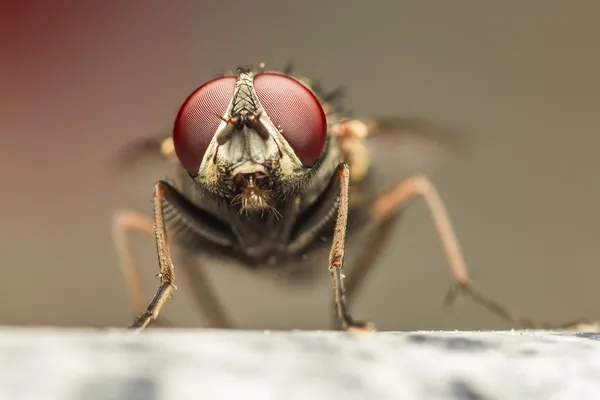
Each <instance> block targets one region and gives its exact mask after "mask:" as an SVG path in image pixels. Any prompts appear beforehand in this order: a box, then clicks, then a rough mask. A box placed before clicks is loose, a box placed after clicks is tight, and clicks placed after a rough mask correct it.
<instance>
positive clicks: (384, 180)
mask: <svg viewBox="0 0 600 400" xmlns="http://www.w3.org/2000/svg"><path fill="white" fill-rule="evenodd" d="M362 121H363V122H365V123H367V125H368V126H369V133H368V135H367V137H366V138H365V145H366V147H367V149H368V151H369V153H370V157H371V173H370V175H369V181H370V183H369V186H370V187H371V188H370V189H371V190H374V191H375V192H380V191H381V190H386V189H389V188H391V187H392V186H393V185H395V184H396V183H398V182H400V181H401V180H402V179H403V178H406V177H408V176H409V175H412V174H415V173H423V174H431V173H433V172H435V171H436V170H439V169H440V168H441V167H443V166H444V165H447V163H448V162H449V161H450V160H451V159H452V158H455V157H456V156H459V155H460V154H461V153H463V151H464V150H465V144H464V136H463V133H462V132H461V131H460V130H459V129H458V128H456V127H454V126H451V125H450V124H445V123H438V122H433V121H430V120H426V119H423V118H416V117H415V118H411V117H408V118H393V117H377V118H370V119H363V120H362Z"/></svg>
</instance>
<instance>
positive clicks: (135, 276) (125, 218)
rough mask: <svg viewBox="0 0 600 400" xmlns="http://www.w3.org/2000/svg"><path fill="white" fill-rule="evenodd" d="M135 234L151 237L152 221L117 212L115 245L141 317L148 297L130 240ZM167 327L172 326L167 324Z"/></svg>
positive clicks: (128, 212)
mask: <svg viewBox="0 0 600 400" xmlns="http://www.w3.org/2000/svg"><path fill="white" fill-rule="evenodd" d="M133 232H135V233H139V234H142V235H146V236H151V235H152V234H153V232H154V228H153V222H152V219H151V218H149V217H147V216H145V215H143V214H141V213H139V212H137V211H133V210H119V211H117V212H115V214H114V215H113V218H112V237H113V245H114V248H115V251H116V253H117V260H118V263H119V267H120V268H121V272H122V273H123V276H124V277H125V281H126V282H127V286H128V287H129V294H130V295H131V299H132V301H133V306H134V310H135V312H136V314H138V315H139V314H141V313H143V312H144V309H145V308H146V305H147V303H146V301H147V300H146V299H147V297H146V295H145V293H144V288H143V287H142V279H141V275H140V270H139V268H138V266H137V264H136V263H135V262H134V260H133V255H132V253H131V245H130V243H129V240H128V236H129V234H130V233H133ZM157 322H158V323H159V324H161V325H162V324H163V323H164V322H166V321H164V319H162V318H161V319H160V320H158V321H157ZM167 325H171V324H170V323H167Z"/></svg>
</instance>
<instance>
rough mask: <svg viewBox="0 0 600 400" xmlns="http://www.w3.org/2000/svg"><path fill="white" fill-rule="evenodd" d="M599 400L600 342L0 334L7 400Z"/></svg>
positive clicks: (0, 395) (0, 389)
mask: <svg viewBox="0 0 600 400" xmlns="http://www.w3.org/2000/svg"><path fill="white" fill-rule="evenodd" d="M225 398H231V399H244V400H246V399H302V400H306V399H334V398H343V399H359V398H360V399H392V398H394V399H465V400H488V399H489V400H492V399H493V400H501V399H525V400H537V399H552V400H559V399H560V400H562V399H600V335H594V334H573V335H567V334H558V333H543V332H407V333H377V334H375V335H370V336H366V335H364V336H351V335H347V334H343V333H338V332H300V331H297V332H272V333H267V332H258V331H215V330H204V331H199V330H159V329H153V330H150V331H147V332H144V333H142V334H134V333H129V332H123V331H101V332H97V331H84V330H57V329H4V330H0V399H19V400H30V399H43V400H59V399H60V400H71V399H85V400H100V399H110V400H121V399H123V400H125V399H127V400H138V399H140V400H141V399H144V400H163V399H165V400H166V399H169V400H171V399H174V400H187V399H194V400H197V399H203V400H207V399H225Z"/></svg>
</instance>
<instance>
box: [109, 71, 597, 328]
mask: <svg viewBox="0 0 600 400" xmlns="http://www.w3.org/2000/svg"><path fill="white" fill-rule="evenodd" d="M340 97H341V90H339V89H338V90H334V91H331V92H328V91H325V90H323V88H322V87H321V85H320V84H319V83H318V82H315V81H313V80H311V79H308V78H306V77H303V76H299V75H296V74H294V73H293V71H292V69H291V68H286V69H284V70H283V71H274V70H267V69H266V68H265V66H264V65H263V64H261V65H260V66H259V67H258V68H238V69H237V70H235V71H231V72H228V73H226V74H223V75H222V76H219V77H217V78H215V79H212V80H210V81H208V82H206V83H204V84H202V85H201V86H200V87H198V88H197V89H195V90H194V91H193V92H192V93H191V94H190V95H189V96H188V97H187V99H186V100H185V101H184V102H183V105H182V106H181V107H180V109H179V112H178V113H177V116H176V118H175V122H174V125H173V129H172V133H170V134H168V135H164V136H161V137H154V138H148V139H143V140H140V141H138V142H135V143H132V144H131V145H130V146H128V147H126V148H125V149H124V151H123V153H122V154H121V156H120V157H121V158H120V162H121V163H124V165H127V166H130V165H131V164H132V163H134V162H135V161H136V160H137V159H139V158H140V157H141V156H144V155H151V156H154V157H157V158H162V159H165V160H169V161H172V162H173V164H174V165H175V168H176V170H177V172H176V174H175V179H174V180H173V181H166V180H160V181H158V182H157V183H156V184H155V186H154V190H153V211H154V215H153V218H150V217H147V216H145V215H143V214H141V213H138V212H136V211H131V210H120V211H118V212H116V213H115V215H114V218H113V236H114V243H115V248H116V251H117V255H118V259H119V263H120V265H121V267H122V271H123V273H124V275H125V278H126V280H127V282H128V284H129V288H130V291H131V294H132V297H133V301H134V304H135V309H136V311H137V312H138V313H139V314H138V315H139V316H138V317H137V318H136V319H135V321H134V323H133V325H132V326H131V328H134V329H143V328H145V327H146V326H147V325H148V324H149V323H150V322H151V321H153V320H156V319H157V318H158V315H159V312H160V310H161V308H162V306H163V304H164V303H165V301H166V300H167V299H168V298H169V297H170V296H171V295H172V293H173V291H174V290H175V288H176V286H175V272H176V271H177V272H178V273H179V272H180V273H182V274H183V275H184V277H185V279H189V280H190V282H193V284H192V285H191V286H192V287H191V288H192V290H193V294H194V298H195V301H196V303H197V306H198V308H199V309H200V311H201V312H202V313H203V314H204V316H205V317H206V318H207V319H208V321H209V325H210V326H212V327H218V328H232V327H233V326H234V324H233V321H231V318H230V317H229V316H228V314H227V310H226V308H225V307H224V306H223V304H222V303H221V301H220V300H219V296H218V295H217V293H216V292H215V291H214V289H213V287H212V286H211V285H209V284H208V283H207V279H208V278H207V276H206V274H205V271H204V269H203V266H204V265H205V263H208V262H211V261H210V260H217V261H218V262H220V263H227V264H232V265H238V266H241V267H245V268H250V269H254V270H261V271H264V270H274V271H280V272H281V271H285V272H286V273H287V274H288V276H289V277H290V279H293V280H294V281H310V279H311V278H313V279H314V278H315V277H316V276H318V273H319V272H323V271H324V269H325V268H327V269H328V272H329V274H330V276H331V281H332V288H333V307H332V308H333V311H334V313H333V316H334V322H335V324H336V325H335V326H336V328H338V329H343V330H360V331H365V330H366V331H369V330H371V329H372V325H371V324H370V323H365V322H361V321H359V320H356V319H355V318H354V317H353V316H352V315H351V313H350V311H349V308H348V304H349V301H350V300H351V299H352V298H353V296H354V295H355V294H356V292H357V291H358V290H359V288H360V286H361V284H362V283H363V282H364V281H365V277H366V276H367V274H368V273H369V272H370V271H371V270H372V268H373V267H374V266H375V265H376V260H377V258H378V256H379V255H380V254H381V253H382V249H383V248H384V247H385V244H386V243H387V239H388V238H389V236H390V232H391V231H392V228H393V226H394V224H395V222H396V221H397V220H398V217H399V216H400V214H401V211H402V210H403V209H404V208H405V206H406V205H407V204H408V203H409V202H410V201H411V200H413V199H415V198H417V197H421V198H422V199H424V200H425V203H426V205H427V207H428V211H429V214H430V216H431V219H432V221H433V224H434V226H435V228H436V231H437V235H438V237H439V239H440V243H441V247H442V249H443V251H444V254H445V258H446V260H447V263H448V265H449V267H450V271H451V275H452V277H453V280H454V281H455V283H456V284H455V285H453V288H454V290H452V291H451V294H456V293H458V292H461V293H464V294H467V295H469V296H470V297H471V298H472V299H474V300H475V301H477V302H479V303H481V304H482V305H484V306H486V307H487V308H488V309H490V310H491V311H492V312H495V313H497V314H499V315H500V316H501V317H504V318H506V319H508V320H510V321H512V322H515V323H517V324H519V325H521V326H524V327H538V326H539V327H544V328H546V327H550V326H547V325H539V324H536V323H534V322H532V321H530V320H527V319H523V318H519V317H516V316H514V315H512V314H511V313H509V312H508V311H506V310H505V309H504V308H503V307H501V306H500V305H499V304H498V303H496V302H494V301H493V300H491V299H489V298H488V297H487V296H485V295H484V293H483V292H481V291H480V290H478V289H476V288H475V287H474V286H473V284H472V282H471V280H470V278H469V275H468V272H467V268H466V263H465V260H464V257H463V254H462V251H461V248H460V246H459V242H458V240H457V238H456V235H455V233H454V229H453V227H452V224H451V221H450V218H449V216H448V212H447V211H446V209H445V206H444V204H443V202H442V200H441V198H440V196H439V194H438V192H437V191H436V189H435V187H434V185H433V184H432V182H431V181H430V180H429V179H428V178H427V176H426V175H425V174H424V173H422V172H421V170H422V169H423V168H422V167H423V166H422V165H421V164H422V161H423V159H422V158H421V157H420V155H419V154H418V152H416V151H415V149H414V146H413V147H411V146H410V145H407V143H413V145H414V144H415V143H417V144H419V145H424V146H425V147H429V148H435V149H437V150H442V152H443V151H445V150H448V149H451V148H452V147H453V146H455V144H456V139H457V135H456V134H455V132H452V131H451V130H450V129H449V127H445V126H444V127H443V126H441V125H437V124H433V123H432V122H429V121H426V120H423V119H419V118H355V117H353V116H351V115H350V114H349V113H347V112H346V111H345V110H344V109H343V107H342V106H341V104H340ZM417 147H419V146H417ZM401 169H405V170H406V174H405V176H403V177H400V176H399V174H400V172H401ZM386 171H387V174H386ZM386 177H387V178H388V179H387V180H388V182H387V183H385V181H386V179H385V178H386ZM382 187H383V188H384V189H381V190H380V188H382ZM365 230H366V231H368V232H369V234H368V236H367V239H366V242H365V243H363V244H362V245H361V246H360V247H361V251H360V252H359V254H358V255H357V257H356V259H354V260H353V262H352V263H351V264H352V265H349V266H346V265H344V261H345V257H344V256H345V243H346V238H347V237H348V239H349V240H350V239H351V238H352V237H353V236H355V235H356V234H357V232H360V231H365ZM131 232H141V233H145V234H148V235H154V236H155V240H156V248H157V253H158V264H159V274H158V277H159V278H160V284H159V287H158V290H157V291H156V293H155V295H154V297H153V298H152V300H151V301H150V303H149V305H148V303H147V299H146V297H145V295H144V292H143V290H142V286H141V283H140V273H139V271H138V269H137V267H136V265H135V263H134V262H133V259H132V256H131V251H130V246H129V242H128V234H129V233H131ZM173 245H176V246H177V247H179V248H180V249H182V250H183V254H184V256H183V257H182V259H181V260H178V263H180V264H179V265H178V267H177V268H175V265H174V263H173V260H172V255H171V248H172V246H173ZM319 260H320V261H319ZM586 326H587V325H586ZM563 328H565V329H577V328H578V327H577V326H575V325H573V324H569V325H568V326H564V327H563Z"/></svg>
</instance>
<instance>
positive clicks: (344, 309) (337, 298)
mask: <svg viewBox="0 0 600 400" xmlns="http://www.w3.org/2000/svg"><path fill="white" fill-rule="evenodd" d="M336 174H337V176H338V178H339V181H340V197H339V205H338V214H337V221H336V224H335V229H334V233H333V242H332V245H331V251H330V252H329V272H331V280H332V283H333V296H334V304H335V312H336V315H337V320H338V323H339V325H340V328H341V329H343V330H346V331H353V330H366V331H369V330H371V328H370V327H368V325H367V324H366V323H364V322H358V321H355V320H354V319H353V318H352V316H351V315H350V313H349V312H348V305H347V300H346V293H345V289H344V275H343V273H342V268H343V263H344V247H345V244H346V243H345V241H346V227H347V222H348V189H349V186H350V169H349V167H348V165H346V164H340V165H339V166H338V167H337V169H336Z"/></svg>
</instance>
